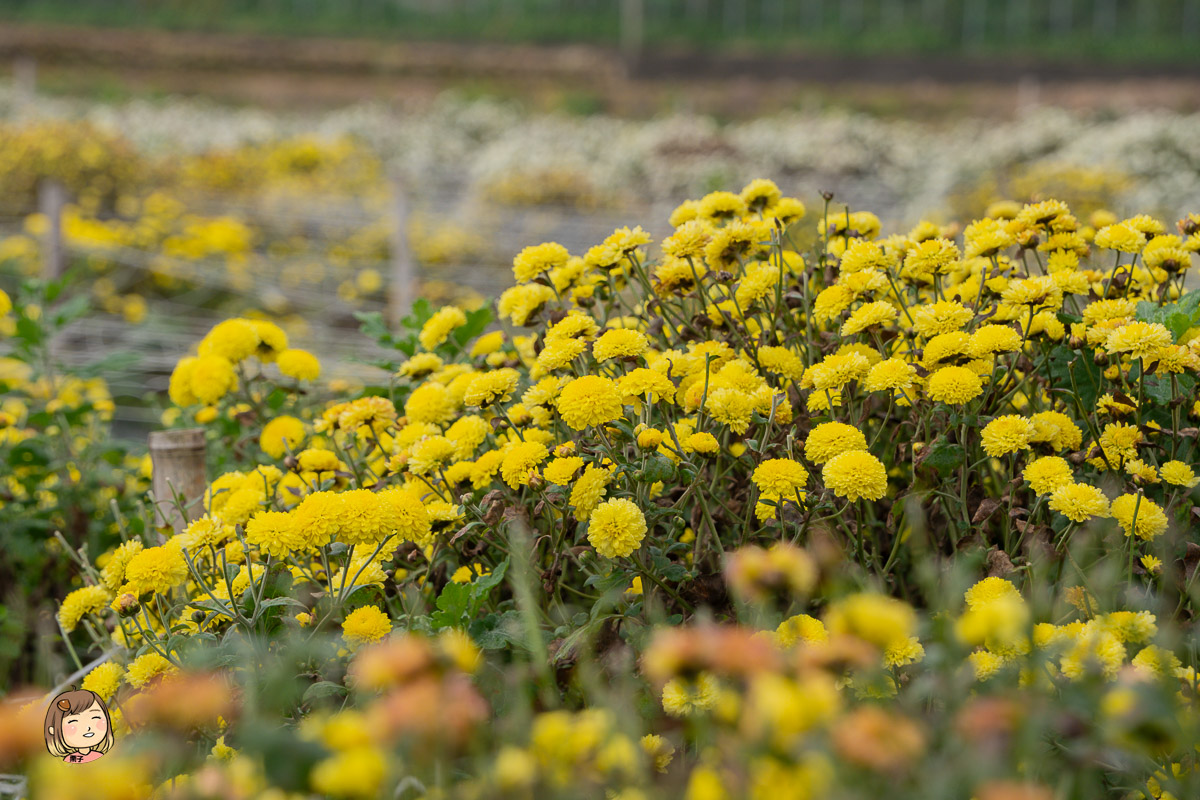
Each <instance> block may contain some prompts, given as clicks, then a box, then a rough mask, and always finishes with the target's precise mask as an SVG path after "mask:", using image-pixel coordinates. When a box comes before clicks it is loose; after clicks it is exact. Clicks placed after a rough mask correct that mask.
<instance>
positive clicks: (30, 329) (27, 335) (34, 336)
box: [17, 317, 42, 347]
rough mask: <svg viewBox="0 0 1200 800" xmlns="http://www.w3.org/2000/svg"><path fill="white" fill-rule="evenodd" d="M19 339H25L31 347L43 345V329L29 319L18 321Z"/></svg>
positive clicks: (24, 318) (19, 319)
mask: <svg viewBox="0 0 1200 800" xmlns="http://www.w3.org/2000/svg"><path fill="white" fill-rule="evenodd" d="M17 338H19V339H23V340H24V341H25V342H26V343H27V344H28V345H29V346H31V347H33V346H35V345H38V344H41V341H42V328H41V326H40V325H38V324H37V323H36V322H34V321H33V320H31V319H30V318H29V317H19V318H18V319H17Z"/></svg>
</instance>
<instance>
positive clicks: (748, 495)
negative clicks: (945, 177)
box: [9, 181, 1200, 800]
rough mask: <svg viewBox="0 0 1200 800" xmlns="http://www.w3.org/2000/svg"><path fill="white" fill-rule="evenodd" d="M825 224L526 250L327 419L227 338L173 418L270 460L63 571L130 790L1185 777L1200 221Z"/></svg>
mask: <svg viewBox="0 0 1200 800" xmlns="http://www.w3.org/2000/svg"><path fill="white" fill-rule="evenodd" d="M831 201H832V198H829V199H827V200H826V202H825V205H824V207H823V208H821V209H820V210H819V211H818V212H816V213H813V214H810V213H809V211H808V210H807V209H805V207H804V206H803V204H801V203H800V202H799V201H798V200H795V199H793V198H788V197H785V196H783V195H782V193H781V192H780V190H779V189H778V188H777V187H776V186H775V185H774V184H772V183H770V182H769V181H755V182H754V183H752V184H750V185H749V186H747V187H745V188H744V189H743V190H742V191H741V192H740V193H733V192H724V191H722V192H714V193H712V194H710V195H707V196H705V197H703V198H701V199H699V200H696V201H688V202H685V203H684V204H682V205H681V206H680V207H679V208H678V209H676V211H675V212H674V213H673V214H672V216H671V224H672V226H673V227H674V233H673V234H672V235H670V236H669V237H667V238H666V239H664V240H663V241H661V242H658V243H653V242H651V240H650V237H649V236H648V235H647V234H645V233H644V232H643V231H642V230H641V229H640V228H631V229H630V228H625V229H620V230H618V231H616V232H614V234H613V235H612V236H611V237H609V238H608V239H606V240H605V241H604V242H603V243H601V244H599V245H597V246H596V247H594V248H592V249H591V250H589V251H588V252H586V253H583V254H575V255H573V254H571V253H569V252H568V251H567V250H566V249H565V248H563V247H562V246H560V245H558V244H556V243H553V242H550V243H543V244H540V245H534V246H530V247H528V248H526V249H524V250H522V251H521V252H520V253H518V254H517V255H516V257H515V259H514V263H513V273H514V277H515V279H516V285H515V286H513V287H512V288H510V289H508V290H507V291H505V292H504V293H503V294H502V295H501V297H500V298H499V299H498V302H497V304H496V308H497V313H498V322H499V327H498V328H497V329H493V330H487V326H488V324H489V323H488V319H487V317H486V315H485V314H483V313H481V312H472V313H466V312H464V311H462V310H460V309H456V308H453V307H446V308H442V309H439V310H436V311H435V310H434V309H433V308H432V307H429V306H427V305H425V304H418V306H417V307H416V309H415V310H414V314H413V315H412V316H411V317H409V318H408V319H407V320H406V321H405V327H404V330H402V331H390V330H387V329H386V328H385V327H384V326H383V325H382V323H381V321H380V320H379V318H378V317H377V316H370V315H363V321H364V330H365V331H366V332H367V333H369V334H370V335H372V336H373V337H375V338H376V339H378V340H379V341H380V342H381V343H383V344H385V345H391V346H393V347H395V349H396V351H397V356H396V360H395V362H380V365H381V366H385V367H386V368H387V369H388V370H389V371H390V372H391V373H392V375H393V377H392V378H391V379H390V380H389V382H388V383H387V385H379V386H372V387H368V389H367V390H366V391H365V392H364V393H363V394H362V396H358V397H350V398H334V399H333V400H331V401H330V403H329V404H327V405H326V406H324V407H321V406H319V405H316V404H314V403H313V402H312V400H313V399H314V398H315V397H318V396H319V395H314V394H313V393H312V391H311V390H312V384H313V383H314V382H316V381H317V380H319V372H318V370H317V368H316V367H317V365H314V364H313V363H312V362H310V361H309V360H308V359H305V358H302V357H299V356H294V361H295V364H296V366H294V367H287V366H286V365H285V363H284V362H285V359H284V356H285V354H286V353H287V352H288V351H286V350H281V344H280V343H279V342H277V341H272V338H273V337H275V338H278V337H277V335H276V334H275V332H274V330H273V329H272V328H271V327H270V326H269V325H266V324H252V323H250V322H248V321H245V320H241V321H238V320H234V321H231V322H225V323H222V324H221V325H219V326H217V327H216V328H214V329H213V331H212V332H210V333H209V335H208V336H207V337H205V339H204V341H203V342H201V343H200V345H199V347H198V352H197V355H195V356H190V357H188V358H186V359H184V360H183V361H181V363H180V365H179V367H178V368H177V370H176V372H175V374H174V375H173V376H172V381H171V384H172V388H171V397H172V400H173V401H174V402H176V403H178V404H180V405H182V406H186V407H191V408H194V407H196V406H198V405H201V404H206V405H207V406H209V407H211V408H212V409H213V411H212V419H213V420H214V421H215V420H218V419H227V418H229V413H228V412H229V410H231V409H238V411H237V412H236V414H235V418H236V419H237V420H238V422H239V424H242V425H245V426H246V427H247V429H248V431H249V432H251V433H250V435H251V437H253V436H254V435H257V439H258V444H259V448H258V450H254V449H253V448H248V447H242V448H240V449H239V452H238V453H237V454H235V456H234V458H235V460H236V463H237V464H238V468H237V470H236V471H228V472H225V473H224V474H222V475H219V476H217V477H215V479H214V480H213V481H212V484H211V488H210V489H209V491H208V492H207V493H206V495H205V496H204V497H203V498H202V499H201V500H200V501H199V502H198V503H197V504H196V506H195V507H194V508H193V509H190V513H192V514H193V516H195V520H194V521H192V522H191V523H190V524H189V525H188V526H187V527H186V529H185V530H183V531H180V532H179V533H176V534H175V535H173V536H170V537H169V538H165V539H157V540H156V539H154V538H153V537H150V536H147V537H144V538H142V539H134V538H130V539H129V540H128V541H126V542H125V543H123V544H122V545H121V546H120V547H119V548H117V549H116V550H115V551H114V552H112V553H109V554H107V560H106V562H105V564H104V566H103V568H100V569H98V568H97V567H96V566H94V565H92V564H90V563H88V562H87V561H81V563H80V568H81V571H82V572H83V574H84V575H85V576H86V579H87V581H88V583H89V585H90V587H91V588H89V589H87V590H86V591H88V592H90V593H91V594H88V595H87V598H86V599H87V602H86V603H82V601H78V602H76V603H75V606H80V609H79V610H80V613H81V616H83V617H85V618H87V619H88V620H89V621H90V623H91V624H90V626H89V628H88V630H89V631H91V632H94V633H96V634H97V637H96V641H95V647H96V649H97V651H99V650H100V649H104V648H110V647H112V646H113V645H114V644H115V645H116V653H115V656H114V658H113V659H112V660H111V661H110V662H109V663H106V664H104V665H102V666H101V667H98V668H97V669H96V671H95V672H93V673H92V674H91V675H89V676H87V678H85V685H87V686H88V687H89V688H95V689H96V690H97V691H100V692H101V693H102V694H103V695H104V696H105V697H108V698H110V699H111V700H112V705H113V706H114V707H115V708H116V709H118V718H119V719H120V722H119V723H118V724H119V726H121V727H122V728H123V729H124V731H125V734H126V735H125V738H124V741H125V742H126V745H125V747H124V748H123V751H122V752H121V753H120V755H119V756H109V757H106V758H105V759H104V760H103V761H102V762H100V763H102V764H104V765H105V768H106V769H109V770H111V771H112V775H113V776H118V775H119V776H121V777H120V778H119V779H118V778H117V777H112V778H111V780H112V781H114V782H115V783H119V784H120V785H121V786H122V787H124V786H127V785H130V784H131V783H132V784H137V785H143V784H144V785H145V786H146V787H148V788H147V791H149V790H150V789H154V790H155V791H157V792H158V793H159V795H160V796H163V797H218V796H219V797H231V796H261V795H263V794H264V793H267V792H273V793H274V796H305V797H307V796H313V795H317V796H331V797H364V798H368V797H430V798H432V797H464V798H475V797H479V798H482V797H510V796H511V797H534V796H536V797H606V798H607V797H621V798H626V800H632V799H633V798H652V797H662V796H672V797H674V796H679V797H686V798H689V800H704V799H706V798H735V797H752V798H768V797H770V798H774V797H788V798H792V797H794V798H815V797H829V796H837V797H848V798H859V797H861V798H873V797H878V796H880V794H881V793H884V792H887V793H888V794H889V795H896V796H905V797H913V798H917V797H920V798H963V797H975V798H978V800H1016V798H1022V799H1023V800H1025V799H1028V798H1036V799H1037V800H1042V799H1043V798H1046V799H1047V800H1048V799H1049V798H1079V799H1080V800H1083V799H1084V798H1096V797H1131V798H1132V797H1152V798H1160V797H1175V798H1183V797H1192V796H1196V794H1197V792H1198V791H1200V775H1198V774H1197V773H1196V772H1194V771H1193V767H1194V765H1195V760H1196V753H1197V752H1198V751H1197V745H1198V744H1200V727H1198V722H1200V720H1198V718H1197V716H1196V714H1195V701H1196V678H1195V669H1194V667H1195V658H1196V655H1195V654H1196V648H1195V644H1194V640H1193V638H1192V634H1191V623H1190V621H1191V619H1192V616H1193V613H1194V609H1195V607H1196V606H1195V600H1196V597H1195V587H1194V586H1193V579H1194V576H1195V568H1196V565H1197V563H1200V545H1197V544H1196V543H1195V542H1194V541H1193V539H1194V536H1193V534H1192V530H1193V529H1194V526H1193V520H1194V519H1195V517H1196V516H1197V512H1196V511H1195V507H1194V505H1193V488H1194V486H1195V484H1196V483H1197V482H1198V481H1197V479H1196V477H1195V476H1194V472H1193V466H1192V465H1193V464H1194V459H1195V458H1196V452H1195V442H1196V428H1195V427H1194V417H1195V415H1196V414H1197V412H1198V411H1200V407H1197V405H1196V399H1195V395H1196V387H1195V373H1196V371H1197V369H1198V368H1200V338H1198V336H1197V335H1198V334H1200V327H1194V326H1197V325H1200V308H1198V306H1200V294H1197V293H1193V292H1190V291H1188V290H1187V288H1186V283H1187V277H1188V270H1189V269H1190V267H1191V266H1192V254H1193V253H1194V252H1195V250H1197V249H1200V235H1198V231H1200V216H1193V217H1188V218H1185V219H1183V220H1181V221H1179V223H1178V225H1177V232H1176V233H1171V232H1169V231H1168V228H1167V225H1166V224H1165V223H1164V222H1162V221H1159V220H1156V219H1154V218H1151V217H1149V216H1135V217H1132V218H1128V219H1124V220H1120V219H1117V218H1116V217H1112V218H1111V219H1100V220H1098V221H1099V222H1103V223H1104V224H1102V225H1100V227H1099V228H1096V227H1095V226H1084V225H1081V224H1080V223H1079V222H1078V221H1077V220H1076V219H1075V217H1074V216H1072V214H1071V212H1070V210H1069V208H1068V207H1067V206H1066V205H1065V204H1063V203H1061V202H1057V201H1055V200H1045V201H1040V202H1036V203H1031V204H1028V205H1025V206H1023V207H1016V208H1012V209H1006V210H1005V213H1004V214H1002V215H998V216H995V217H991V218H985V219H980V220H975V221H973V222H971V223H970V224H969V225H967V226H965V227H964V228H963V230H962V232H961V237H959V236H958V235H957V234H956V233H955V231H954V230H952V229H948V228H942V227H939V226H938V225H935V224H932V223H929V222H923V223H921V224H920V225H918V226H917V227H916V228H915V229H914V230H912V231H909V232H907V233H897V234H893V235H891V236H887V237H884V236H882V232H881V223H880V221H879V220H878V219H877V218H876V217H875V216H874V215H873V214H871V213H869V212H866V211H855V210H852V209H848V208H844V207H842V206H837V205H834V204H833V203H832V202H831ZM812 217H816V219H815V225H814V224H813V223H814V220H813V219H812ZM806 226H807V227H806ZM802 234H806V235H804V236H803V237H802V236H801V235H802ZM804 240H807V241H815V242H816V244H815V246H814V247H813V248H805V249H803V250H801V249H798V248H797V247H796V245H795V243H796V242H798V241H804ZM651 252H657V255H655V256H653V257H651V256H650V253H651ZM283 346H285V345H283ZM272 361H274V362H275V366H271V364H270V362H272ZM301 365H302V366H301ZM276 372H278V373H279V375H278V376H277V375H276ZM271 397H274V398H275V401H274V402H265V401H266V400H267V399H268V398H271ZM280 409H286V410H288V412H289V413H288V414H287V415H286V416H279V415H277V414H276V413H275V412H277V411H279V410H280ZM81 603H82V605H80V604H81ZM68 605H70V604H69V603H68V604H64V609H66V608H67V606H68ZM64 613H65V612H64ZM101 634H103V635H101ZM106 637H107V638H106ZM195 687H199V688H195ZM193 695H194V696H195V697H197V698H200V699H197V700H196V701H195V702H181V701H180V698H185V697H186V698H191V697H192V696H193ZM13 713H18V712H16V711H14V712H13ZM9 752H10V755H12V754H19V753H20V748H19V746H16V745H14V746H13V747H11V748H10V751H9ZM32 769H33V777H34V778H35V781H34V785H35V786H36V787H45V788H44V789H43V790H44V791H46V792H58V794H56V795H54V796H64V797H65V796H69V795H68V794H65V793H66V792H69V791H70V789H69V788H66V787H65V786H64V785H63V784H62V783H61V781H60V780H59V779H58V778H56V777H55V775H56V774H55V773H54V771H53V770H50V769H48V768H47V769H42V768H41V767H39V766H37V765H36V764H35V765H34V767H33V768H32ZM101 783H102V781H98V782H97V785H92V786H89V787H88V789H89V791H90V792H92V794H91V795H89V796H95V793H96V792H98V791H103V789H101V788H99V786H100V784H101ZM46 796H51V794H47V795H46ZM113 796H115V795H113Z"/></svg>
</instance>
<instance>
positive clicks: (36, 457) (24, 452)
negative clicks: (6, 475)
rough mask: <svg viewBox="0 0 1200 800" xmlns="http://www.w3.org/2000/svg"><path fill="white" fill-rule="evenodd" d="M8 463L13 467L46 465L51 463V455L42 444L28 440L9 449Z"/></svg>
mask: <svg viewBox="0 0 1200 800" xmlns="http://www.w3.org/2000/svg"><path fill="white" fill-rule="evenodd" d="M8 463H9V466H13V467H44V466H46V465H47V464H49V463H50V457H49V456H48V455H46V451H45V450H44V449H43V448H42V446H41V445H40V444H37V443H36V442H34V441H32V440H26V441H24V442H18V443H17V444H15V445H13V448H12V450H10V451H8Z"/></svg>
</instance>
